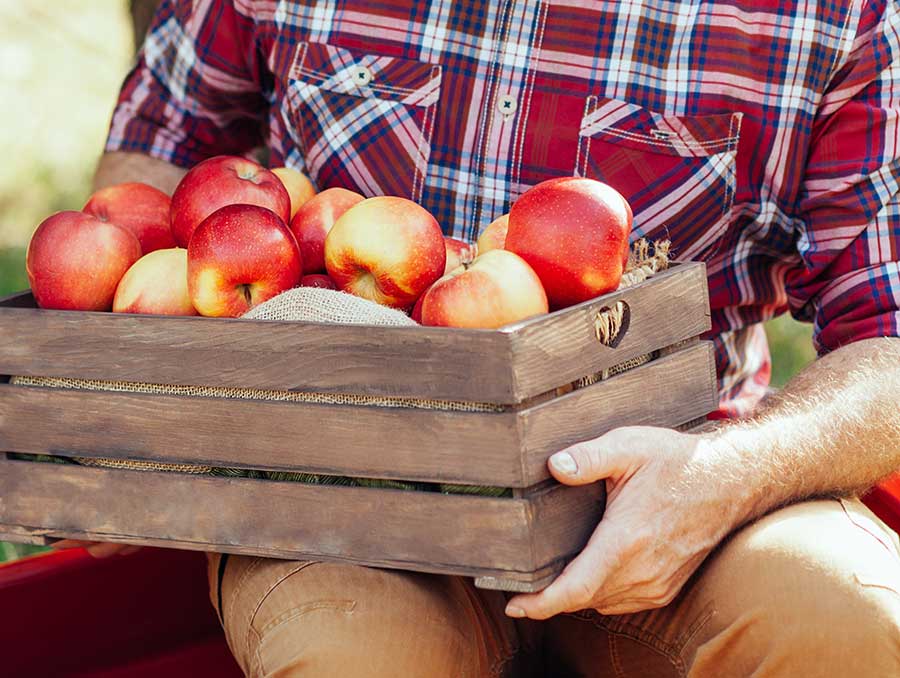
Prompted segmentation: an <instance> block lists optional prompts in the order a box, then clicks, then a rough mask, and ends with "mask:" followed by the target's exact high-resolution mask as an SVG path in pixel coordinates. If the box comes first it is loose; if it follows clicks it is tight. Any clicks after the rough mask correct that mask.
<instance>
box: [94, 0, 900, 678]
mask: <svg viewBox="0 0 900 678" xmlns="http://www.w3.org/2000/svg"><path fill="white" fill-rule="evenodd" d="M898 22H900V13H898V7H897V5H896V3H888V2H886V1H885V0H874V1H871V2H865V3H864V2H850V1H849V0H847V1H845V2H835V3H823V4H822V5H821V6H819V5H814V4H810V3H807V4H803V3H799V4H796V5H795V4H791V3H787V4H786V3H779V2H773V1H771V0H769V1H763V2H753V3H751V2H740V1H739V0H736V1H734V2H730V3H726V2H721V3H719V2H712V3H698V2H677V3H676V2H664V1H661V0H660V1H656V0H654V1H652V2H646V3H638V2H610V3H589V2H574V1H572V0H559V1H557V2H525V1H522V0H500V1H499V2H497V3H487V2H477V1H475V0H471V1H456V2H452V1H451V0H443V1H441V0H432V1H431V2H426V1H422V2H414V1H406V2H403V1H401V0H396V1H394V0H384V1H383V2H377V3H374V2H355V1H353V0H347V2H340V3H335V2H324V1H323V2H314V1H313V0H308V1H300V2H254V1H252V0H234V1H233V2H231V1H227V0H220V1H214V0H195V1H194V2H190V1H189V0H167V1H166V2H163V4H162V6H161V7H160V9H159V11H158V13H157V16H156V18H155V21H154V24H153V26H152V27H151V29H150V33H149V34H148V37H147V41H146V42H145V45H144V48H143V51H142V53H141V55H140V59H139V61H138V63H137V65H136V67H135V69H134V70H133V71H132V72H131V74H130V75H129V77H128V79H127V80H126V82H125V85H124V87H123V90H122V93H121V97H120V100H119V104H118V107H117V109H116V111H115V113H114V115H113V119H112V125H111V129H110V135H109V140H108V144H107V154H106V155H105V156H104V158H103V159H102V161H101V164H100V167H99V169H98V172H97V177H96V183H97V185H98V186H102V185H107V184H110V183H115V182H120V181H127V180H145V181H150V182H151V183H155V184H156V185H158V186H160V187H161V188H164V189H166V190H169V191H171V190H172V189H173V188H174V186H175V185H176V183H177V181H178V179H179V178H180V177H181V176H182V175H183V173H184V171H185V168H187V167H189V166H190V165H192V164H194V163H196V162H198V161H200V160H202V159H204V158H207V157H209V156H212V155H216V154H223V153H234V154H240V153H247V152H250V151H251V149H253V148H254V147H256V146H258V145H260V144H265V145H266V146H267V147H268V149H269V152H270V155H271V164H272V165H273V166H275V165H281V164H286V165H288V166H292V167H296V168H298V169H301V170H303V171H306V172H307V173H309V174H310V176H311V177H312V178H313V179H314V181H316V182H317V184H318V186H319V188H320V189H322V188H326V187H330V186H345V187H348V188H352V189H354V190H357V191H360V192H362V193H364V194H367V195H373V194H379V193H384V194H393V195H402V196H405V197H409V198H412V199H413V200H416V201H417V202H420V203H421V204H422V205H424V206H425V207H426V208H427V209H429V210H430V211H431V212H432V213H433V214H435V216H436V217H437V218H438V221H439V222H440V223H441V224H442V225H443V227H444V229H445V231H446V233H447V234H449V235H454V236H456V237H462V238H466V239H472V238H474V237H475V236H477V234H478V231H479V229H480V228H481V227H483V226H484V225H485V224H487V223H488V222H489V221H490V220H492V219H493V218H495V217H497V216H499V215H500V214H502V213H504V212H506V211H508V209H509V206H510V204H511V203H512V201H513V200H514V199H515V198H516V197H517V196H518V195H520V194H521V193H522V192H523V191H524V190H525V189H526V188H527V187H528V186H530V185H533V184H535V183H537V182H538V181H541V180H543V179H546V178H550V177H553V176H563V175H572V174H578V175H584V176H591V177H595V178H598V179H601V180H604V181H606V182H608V183H610V184H612V185H613V186H615V187H616V188H618V189H619V190H620V191H621V192H622V193H623V194H625V196H626V197H627V198H628V199H629V201H630V202H631V205H632V207H633V209H634V212H635V236H636V237H637V236H646V237H649V238H651V239H652V238H662V237H666V238H670V239H671V240H672V242H673V248H674V250H675V251H676V253H677V255H678V256H679V257H680V258H685V259H695V260H703V261H705V262H706V263H707V267H708V274H709V287H710V298H711V305H712V322H713V330H712V332H711V334H710V336H711V338H713V340H714V341H715V343H716V348H717V362H718V371H719V379H720V387H721V398H722V400H721V413H722V414H723V415H730V416H733V417H734V416H741V417H744V418H743V419H741V420H739V421H735V422H733V423H730V424H722V425H719V426H716V427H712V428H710V430H708V431H706V432H705V433H704V434H702V435H687V434H681V433H677V432H674V431H670V430H664V429H654V428H623V429H619V430H615V431H612V432H611V433H609V434H607V435H605V436H603V437H601V438H598V439H596V440H590V441H585V442H583V443H580V444H578V445H575V446H574V447H572V448H570V449H568V450H565V451H561V452H560V453H558V454H557V455H555V456H554V457H552V458H551V460H550V468H551V470H552V472H553V474H554V475H555V476H556V477H557V478H558V479H559V480H560V481H561V482H564V483H570V484H579V483H588V482H602V481H605V482H606V483H607V485H608V488H609V489H610V495H609V503H608V508H607V512H606V515H605V516H604V518H603V521H602V522H601V523H600V525H599V526H598V527H597V530H596V532H595V533H594V535H593V537H592V539H591V541H590V543H589V544H588V545H587V547H586V548H585V549H584V551H583V553H582V554H581V555H580V556H579V557H578V558H576V559H575V560H574V561H573V562H572V563H571V564H570V565H569V566H568V568H567V569H566V571H565V572H564V573H563V574H562V575H561V576H560V577H559V578H558V579H557V580H556V581H555V582H554V583H553V584H551V585H550V586H549V587H548V588H547V589H546V590H544V591H543V592H541V593H538V594H531V595H517V596H512V597H510V598H509V599H507V598H506V597H504V596H502V595H500V594H497V593H486V592H480V591H477V590H475V589H474V588H473V587H472V585H471V582H470V581H469V580H465V579H462V578H452V577H437V576H426V575H418V574H409V573H401V572H392V571H384V570H377V569H368V568H362V567H354V566H348V565H335V564H323V563H296V562H285V561H272V560H265V559H252V558H235V557H232V558H229V559H227V560H226V559H216V560H215V561H214V563H213V566H212V567H211V583H212V589H211V594H212V598H213V601H214V603H215V604H216V605H217V609H218V610H219V612H220V615H221V617H222V619H223V623H224V626H225V629H226V633H227V636H228V640H229V643H230V646H231V648H232V650H233V652H234V654H235V656H236V658H237V659H238V661H239V663H240V664H241V666H242V667H243V668H244V670H245V671H246V672H247V673H248V675H254V676H256V675H271V676H276V675H277V676H293V675H311V676H342V677H343V676H447V677H450V676H453V677H458V676H500V675H526V674H527V673H528V672H529V671H530V672H533V673H535V674H536V675H548V676H680V675H690V676H744V675H755V676H776V675H777V676H839V675H853V676H889V675H900V544H898V540H897V535H896V534H894V533H892V532H891V531H890V530H889V529H888V528H887V527H886V526H884V525H883V524H882V523H881V522H880V521H879V520H878V519H877V518H875V516H874V515H873V514H871V513H870V512H869V511H868V510H867V509H866V508H865V507H864V506H863V505H862V504H861V503H859V501H858V500H856V499H854V498H853V497H854V495H856V494H857V493H859V492H861V491H863V490H865V489H866V488H867V487H870V486H871V485H872V484H873V483H875V482H876V481H877V480H878V479H880V478H882V477H884V476H886V475H888V474H890V473H891V472H893V471H895V470H897V469H900V407H898V402H900V339H898V338H897V337H898V334H900V310H898V309H900V265H898V259H900V256H898V255H900V198H898V181H900V149H898V145H900V136H898V117H900V35H898V25H900V23H898ZM786 309H789V310H790V311H791V312H793V313H794V314H795V315H796V316H797V317H799V318H802V319H806V320H811V321H814V323H815V341H816V346H817V348H818V350H819V353H820V358H819V360H817V361H816V362H815V363H814V364H813V365H811V366H810V367H808V368H807V369H805V370H804V371H803V372H802V373H801V374H800V375H799V376H798V377H796V378H795V379H794V380H793V381H792V382H791V383H790V384H789V385H788V386H787V387H786V388H785V389H784V390H783V391H782V392H781V393H779V394H778V395H777V396H770V397H767V398H765V400H764V401H763V402H762V403H761V402H760V401H761V400H762V399H763V397H764V396H765V395H766V384H767V383H768V373H769V359H768V350H767V347H766V343H765V336H764V334H763V331H762V328H761V325H760V322H761V321H763V320H766V319H768V318H770V317H772V316H773V315H776V314H778V313H781V312H783V311H784V310H786ZM673 387H674V386H673ZM831 497H843V498H841V499H835V498H831ZM297 520H298V521H302V520H303V516H297Z"/></svg>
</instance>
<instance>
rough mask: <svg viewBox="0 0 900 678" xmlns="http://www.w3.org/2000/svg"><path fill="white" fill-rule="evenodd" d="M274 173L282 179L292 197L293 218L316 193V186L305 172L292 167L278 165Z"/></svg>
mask: <svg viewBox="0 0 900 678" xmlns="http://www.w3.org/2000/svg"><path fill="white" fill-rule="evenodd" d="M272 174H274V175H275V176H276V177H278V178H279V179H281V183H282V184H284V187H285V189H287V192H288V197H290V199H291V219H293V218H294V215H295V214H297V210H298V209H300V206H301V205H303V204H304V203H305V202H306V201H307V200H309V199H310V198H312V197H313V196H314V195H315V194H316V187H315V186H313V183H312V182H311V181H310V180H309V177H307V176H306V175H305V174H304V173H303V172H299V171H297V170H295V169H293V168H291V167H276V168H275V169H273V170H272Z"/></svg>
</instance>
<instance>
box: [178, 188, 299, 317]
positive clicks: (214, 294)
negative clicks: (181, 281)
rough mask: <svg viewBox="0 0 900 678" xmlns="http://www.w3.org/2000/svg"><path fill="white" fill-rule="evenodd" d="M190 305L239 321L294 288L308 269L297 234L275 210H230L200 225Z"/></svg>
mask: <svg viewBox="0 0 900 678" xmlns="http://www.w3.org/2000/svg"><path fill="white" fill-rule="evenodd" d="M187 258H188V263H187V281H188V293H189V294H190V296H191V303H193V304H194V308H196V309H197V310H198V311H199V312H200V315H205V316H216V317H232V318H234V317H237V316H240V315H243V314H244V313H246V312H247V311H249V310H250V309H251V308H253V307H254V306H257V305H258V304H261V303H262V302H264V301H266V300H267V299H271V298H272V297H274V296H275V295H276V294H279V293H281V292H284V291H285V290H288V289H290V288H292V287H294V286H295V285H296V284H297V283H298V282H299V280H300V276H301V275H302V273H303V268H302V265H301V260H300V250H299V249H298V248H297V240H296V239H295V238H294V234H293V233H291V230H290V229H289V228H288V227H287V226H286V225H285V224H284V222H283V221H282V220H281V218H280V217H279V216H278V215H276V214H275V213H274V212H273V211H272V210H270V209H267V208H265V207H260V206H258V205H227V206H226V207H222V208H221V209H219V210H216V211H215V212H213V213H212V214H211V215H209V216H208V217H207V218H206V219H204V220H203V222H202V223H201V224H200V225H199V226H197V229H196V230H195V231H194V235H193V236H192V237H191V242H190V244H188V248H187Z"/></svg>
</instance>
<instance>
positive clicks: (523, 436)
mask: <svg viewBox="0 0 900 678" xmlns="http://www.w3.org/2000/svg"><path fill="white" fill-rule="evenodd" d="M712 369H713V367H712V355H711V348H710V345H709V344H708V343H706V342H704V343H700V344H694V345H692V346H688V347H686V348H683V349H682V350H681V351H679V352H677V353H675V354H672V355H670V356H667V357H665V358H660V359H658V360H656V361H653V362H651V363H648V364H646V365H644V366H641V367H638V368H635V369H633V370H631V371H629V372H625V373H623V374H620V375H617V376H615V377H612V378H610V379H608V380H606V381H603V382H598V383H596V384H593V385H591V386H588V387H586V388H583V389H580V390H577V391H574V392H572V393H569V394H567V395H565V396H561V397H558V398H555V399H553V400H551V401H549V402H545V403H542V404H540V405H537V406H534V407H531V408H527V409H524V410H520V411H518V412H512V411H509V412H499V413H486V412H480V413H475V412H446V411H435V410H420V409H411V408H385V407H359V406H350V405H324V404H312V403H291V402H264V401H256V400H237V399H226V398H201V397H187V396H171V395H152V394H135V393H114V392H98V391H76V390H63V389H52V388H42V387H31V386H14V385H9V384H0V448H2V449H5V450H9V451H14V452H22V453H31V454H61V455H64V456H76V457H77V456H82V457H83V456H88V457H95V456H99V457H109V458H115V459H141V460H145V461H159V462H166V463H194V464H202V465H211V466H234V467H238V468H250V469H261V470H287V471H289V470H297V471H306V472H309V473H323V474H328V475H350V476H358V477H365V478H394V479H405V480H421V481H433V482H448V483H463V484H475V485H492V486H499V487H515V488H521V487H529V486H531V485H534V484H536V483H538V482H540V481H541V480H543V479H545V478H548V477H549V474H548V471H547V468H546V460H547V458H548V457H549V456H550V454H552V453H553V452H555V451H557V450H559V449H561V448H562V447H565V446H566V445H569V444H571V443H573V442H576V441H579V440H585V439H588V438H592V437H596V436H598V435H601V434H602V433H605V432H606V431H608V430H610V429H612V428H614V427H616V426H625V425H639V424H640V425H655V426H677V425H679V424H683V423H685V422H687V421H691V420H692V419H695V418H697V417H699V416H702V415H704V414H706V413H707V412H709V411H711V410H712V409H714V407H715V395H716V391H715V375H714V373H713V372H712ZM648 396H649V397H648Z"/></svg>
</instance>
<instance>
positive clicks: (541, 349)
mask: <svg viewBox="0 0 900 678" xmlns="http://www.w3.org/2000/svg"><path fill="white" fill-rule="evenodd" d="M620 300H625V301H626V303H627V306H628V312H629V316H630V318H629V327H628V329H627V331H625V333H624V334H623V335H622V336H621V338H620V339H619V341H618V343H617V345H616V347H615V348H610V347H607V346H604V345H602V344H599V343H598V341H597V337H596V335H595V330H594V320H595V318H596V315H597V313H598V311H600V310H602V309H605V308H612V307H613V306H615V304H616V303H617V302H618V301H620ZM709 328H710V317H709V290H708V287H707V282H706V272H705V268H704V266H703V265H702V264H695V263H692V264H681V265H678V266H676V267H675V268H672V269H670V270H668V271H665V272H663V273H659V274H657V275H655V276H653V277H652V278H650V279H649V280H646V281H645V282H642V283H640V284H638V285H635V286H634V287H630V288H627V289H624V290H620V291H617V292H612V293H611V294H607V295H604V296H602V297H599V298H598V299H596V300H593V301H590V302H587V303H584V304H579V305H577V306H573V307H571V308H567V309H564V311H563V312H558V313H557V314H550V315H549V316H542V317H540V318H534V319H531V320H526V321H524V322H522V323H519V324H517V325H512V326H510V327H509V328H507V331H508V336H509V337H510V344H511V346H510V350H511V354H512V355H511V359H510V364H511V365H512V367H513V375H514V376H513V383H514V387H513V390H514V393H515V394H516V396H517V397H519V398H528V397H530V396H533V395H535V394H537V393H542V392H544V391H546V390H548V389H551V388H553V387H556V386H559V385H560V384H566V383H569V382H571V381H574V380H575V379H578V378H579V377H583V376H584V375H585V374H592V373H595V372H600V371H601V370H604V369H606V368H608V367H612V366H613V365H618V364H621V363H624V362H626V361H628V360H631V359H632V358H636V357H638V356H641V355H644V354H645V353H647V352H649V351H651V350H656V349H659V348H662V347H664V346H669V345H671V344H674V343H676V342H678V341H680V340H682V339H686V338H688V337H696V336H698V335H700V334H702V333H703V332H706V331H707V330H708V329H709Z"/></svg>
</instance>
